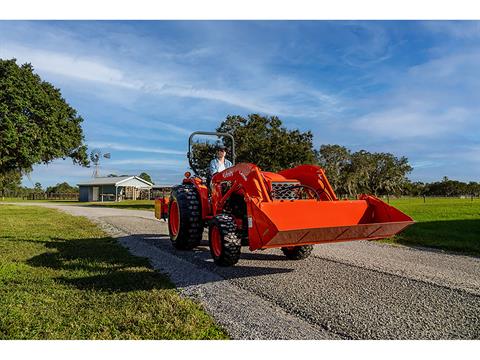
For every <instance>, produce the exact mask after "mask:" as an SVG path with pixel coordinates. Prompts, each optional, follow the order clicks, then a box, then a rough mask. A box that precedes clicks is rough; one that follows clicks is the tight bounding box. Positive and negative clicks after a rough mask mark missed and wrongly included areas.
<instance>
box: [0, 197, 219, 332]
mask: <svg viewBox="0 0 480 360" xmlns="http://www.w3.org/2000/svg"><path fill="white" fill-rule="evenodd" d="M0 218H1V222H0V339H223V338H226V337H227V336H226V334H225V332H224V331H223V330H221V329H220V328H219V327H218V326H217V325H215V323H214V322H213V320H212V319H211V318H210V317H209V316H208V315H207V314H206V313H205V312H204V311H203V310H202V309H201V308H200V306H199V305H197V304H196V303H194V302H193V301H191V300H188V299H184V298H181V297H180V296H179V294H178V292H177V290H176V289H175V288H174V286H173V285H172V284H171V283H170V281H169V280H168V279H167V278H166V277H165V276H163V275H161V274H159V273H157V272H155V271H153V270H152V269H151V268H150V267H149V264H148V262H147V260H146V259H143V258H138V257H134V256H132V255H130V254H129V253H128V251H127V250H126V249H124V248H123V247H121V246H120V245H118V244H117V242H116V241H115V240H113V239H111V238H110V237H108V236H106V235H105V234H104V233H103V232H102V231H101V230H100V229H98V228H97V227H96V226H95V225H94V224H92V223H91V222H89V221H88V220H87V219H85V218H81V217H73V216H70V215H67V214H64V213H62V212H58V211H56V210H52V209H46V208H41V207H33V206H31V207H29V206H16V205H0Z"/></svg>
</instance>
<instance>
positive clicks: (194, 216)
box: [168, 184, 203, 250]
mask: <svg viewBox="0 0 480 360" xmlns="http://www.w3.org/2000/svg"><path fill="white" fill-rule="evenodd" d="M168 205H169V207H168V232H169V235H170V240H171V241H172V244H173V246H175V248H177V249H179V250H191V249H193V248H194V247H195V246H198V245H199V244H200V241H201V240H202V233H203V221H202V215H201V208H200V199H199V196H198V193H197V190H196V189H195V188H194V187H193V186H192V185H190V184H186V185H180V186H177V187H176V188H174V189H173V191H172V194H171V196H170V202H169V204H168Z"/></svg>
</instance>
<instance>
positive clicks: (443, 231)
mask: <svg viewBox="0 0 480 360" xmlns="http://www.w3.org/2000/svg"><path fill="white" fill-rule="evenodd" d="M394 242H396V243H399V244H402V245H406V246H426V247H431V248H435V249H441V250H448V251H453V252H457V253H462V254H468V255H475V256H480V218H479V219H471V220H446V221H426V222H418V223H415V224H414V225H412V226H411V227H409V228H408V229H407V230H405V231H404V232H403V233H401V234H400V235H397V236H396V237H395V238H394Z"/></svg>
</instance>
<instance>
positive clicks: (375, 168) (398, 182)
mask: <svg viewBox="0 0 480 360" xmlns="http://www.w3.org/2000/svg"><path fill="white" fill-rule="evenodd" d="M317 158H318V162H319V164H320V166H322V167H323V168H324V169H325V172H326V175H327V177H328V179H329V182H330V184H331V185H332V187H333V188H334V190H335V191H336V192H337V193H338V194H339V195H343V194H348V195H349V196H356V195H358V194H360V193H373V194H376V195H378V194H387V195H388V194H394V193H395V194H399V193H401V192H402V190H403V189H404V187H405V185H406V184H407V182H408V179H407V177H406V175H407V174H408V173H409V172H410V171H411V170H412V167H411V166H410V165H409V164H408V159H407V158H406V157H400V158H397V157H395V156H394V155H393V154H390V153H370V152H368V151H365V150H360V151H357V152H354V153H352V152H351V151H350V150H348V149H347V148H345V147H343V146H340V145H322V146H321V147H320V151H318V152H317Z"/></svg>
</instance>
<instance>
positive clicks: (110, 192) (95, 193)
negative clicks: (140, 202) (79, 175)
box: [77, 176, 153, 201]
mask: <svg viewBox="0 0 480 360" xmlns="http://www.w3.org/2000/svg"><path fill="white" fill-rule="evenodd" d="M77 185H78V188H79V191H80V194H79V199H78V200H79V201H121V200H125V199H131V200H137V199H139V198H144V197H145V198H146V199H149V198H150V190H151V189H152V185H153V184H151V183H150V182H148V181H146V180H143V179H142V178H140V177H138V176H116V177H97V178H93V179H91V180H89V181H85V182H82V183H79V184H77ZM145 194H146V195H145Z"/></svg>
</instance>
